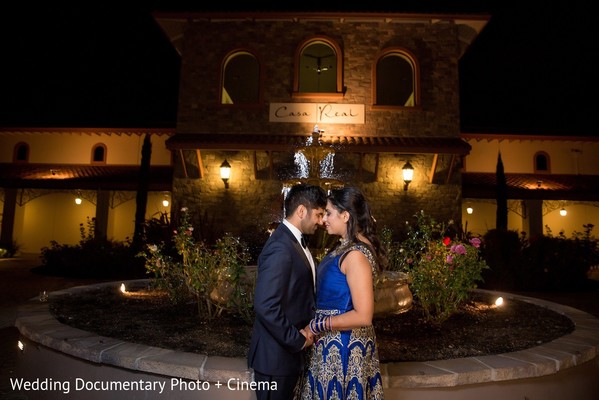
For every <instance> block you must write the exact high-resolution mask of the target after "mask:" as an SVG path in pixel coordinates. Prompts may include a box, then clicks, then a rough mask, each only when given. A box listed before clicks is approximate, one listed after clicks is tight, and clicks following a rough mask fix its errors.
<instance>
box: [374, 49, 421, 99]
mask: <svg viewBox="0 0 599 400" xmlns="http://www.w3.org/2000/svg"><path fill="white" fill-rule="evenodd" d="M374 80H375V85H373V88H374V90H375V93H374V96H373V98H374V99H375V105H377V106H392V107H414V106H416V105H418V103H419V98H418V70H417V67H416V62H415V60H414V57H412V55H411V54H410V53H408V52H407V51H405V50H398V49H390V50H386V51H384V52H383V53H382V54H381V55H380V57H379V58H378V60H377V62H376V65H375V78H374Z"/></svg>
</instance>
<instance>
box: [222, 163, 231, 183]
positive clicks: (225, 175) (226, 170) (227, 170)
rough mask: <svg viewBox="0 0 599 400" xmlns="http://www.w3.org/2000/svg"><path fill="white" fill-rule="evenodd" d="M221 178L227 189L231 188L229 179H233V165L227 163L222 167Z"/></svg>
mask: <svg viewBox="0 0 599 400" xmlns="http://www.w3.org/2000/svg"><path fill="white" fill-rule="evenodd" d="M220 178H221V179H222V180H223V182H224V183H225V188H226V189H228V188H229V178H231V164H229V163H228V162H227V160H226V159H225V161H223V163H222V164H221V165H220Z"/></svg>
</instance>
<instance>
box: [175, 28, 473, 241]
mask: <svg viewBox="0 0 599 400" xmlns="http://www.w3.org/2000/svg"><path fill="white" fill-rule="evenodd" d="M319 35H324V36H326V37H328V38H331V39H333V40H335V41H336V42H337V43H338V44H339V45H340V47H341V49H342V51H343V86H344V88H345V93H344V95H343V97H342V98H334V99H329V100H327V99H326V98H325V99H324V100H323V99H322V98H318V99H306V98H302V99H298V98H294V97H293V95H292V91H293V74H294V55H295V52H296V50H297V46H298V45H299V44H300V43H301V42H302V41H304V40H306V39H308V38H313V37H315V36H319ZM457 37H458V34H457V27H456V25H454V24H453V23H451V22H440V23H429V22H427V21H426V20H423V21H420V22H414V21H411V22H409V23H398V22H393V23H386V22H384V21H383V20H372V21H369V22H367V21H362V22H356V21H349V20H346V21H344V22H342V21H341V20H337V21H334V20H322V21H299V22H294V21H291V20H289V21H281V20H279V21H274V20H271V21H267V20H230V21H220V22H219V21H212V22H208V21H207V20H196V21H191V22H189V24H188V27H187V30H186V31H185V37H184V46H183V50H182V70H181V85H180V100H179V114H178V125H177V132H178V134H195V133H204V134H206V133H210V134H215V135H217V134H227V133H248V134H269V133H277V134H285V133H288V134H296V135H297V134H305V135H306V137H308V136H309V135H310V132H312V129H313V125H312V124H301V123H270V122H269V117H268V114H269V104H270V103H289V102H318V103H323V102H327V101H329V102H332V103H347V104H363V105H364V106H365V123H364V124H355V125H350V124H334V125H333V124H331V125H328V126H324V127H323V126H319V127H320V128H321V129H325V133H324V135H325V136H326V135H348V136H351V135H359V136H405V137H422V136H427V137H459V82H458V59H459V56H460V51H461V50H460V46H459V44H458V39H457ZM391 47H397V48H402V49H405V50H407V51H409V52H411V53H412V54H413V55H414V56H415V59H416V60H417V62H418V65H419V82H418V85H419V86H418V87H419V90H420V103H419V105H418V106H417V107H406V108H400V109H393V110H391V109H386V110H380V109H377V110H374V109H372V107H371V106H372V103H373V99H372V96H373V92H372V85H373V73H372V71H373V68H374V63H375V61H376V59H377V56H378V54H379V53H380V52H381V51H382V50H384V49H387V48H391ZM239 49H245V50H250V51H252V52H254V53H255V54H256V55H257V56H258V59H259V62H260V63H261V64H262V65H263V68H264V69H263V71H264V79H263V82H262V88H263V101H262V103H261V104H259V105H256V106H245V107H241V106H231V105H226V106H223V105H220V104H218V101H219V90H220V89H219V88H220V69H221V65H222V61H223V59H224V57H225V56H226V55H227V54H228V53H229V52H231V51H233V50H239ZM200 151H201V157H202V164H203V168H204V172H205V175H204V176H203V177H202V178H200V179H195V178H194V179H189V178H176V179H175V180H174V185H173V191H174V196H173V197H174V206H175V208H173V209H174V210H176V209H177V208H176V207H180V206H187V207H189V208H190V209H191V210H193V211H194V212H196V213H197V221H198V222H197V224H198V228H197V229H201V230H202V234H203V235H204V236H206V237H208V236H213V237H214V236H218V235H221V234H222V233H224V232H230V233H232V234H234V235H241V236H250V237H251V239H252V240H253V241H255V242H263V241H264V240H265V239H266V237H267V234H266V229H267V228H268V227H269V224H270V223H272V222H273V221H279V220H280V218H281V217H282V215H281V212H282V201H283V199H282V194H281V191H282V186H283V182H282V180H283V178H282V177H281V176H278V175H277V174H276V171H275V174H274V176H272V177H268V176H262V175H260V174H258V175H259V176H256V173H255V171H254V157H255V154H256V153H254V152H253V151H225V149H223V151H206V150H204V149H200ZM258 155H259V156H260V152H258ZM292 155H293V149H290V150H289V157H291V156H292ZM378 156H379V163H378V168H375V167H374V163H373V162H372V158H373V157H376V154H369V155H368V157H370V158H369V159H370V163H369V165H367V166H366V169H367V171H366V172H368V173H369V174H370V175H369V176H368V178H366V179H365V178H361V177H360V174H358V171H356V173H355V174H352V173H351V171H350V173H347V171H346V173H345V174H344V176H343V181H344V182H345V183H347V184H349V185H358V186H360V187H362V188H363V190H364V192H365V194H366V195H367V197H368V199H369V200H370V202H371V204H372V208H373V211H374V214H375V217H376V218H377V221H378V223H379V227H383V226H388V227H391V228H392V229H394V231H399V230H400V229H402V228H403V227H404V226H405V221H406V220H410V219H411V217H412V216H413V215H414V214H415V213H416V212H418V211H420V210H424V211H425V212H427V213H429V214H431V215H433V216H435V217H436V218H438V219H439V220H448V219H452V218H453V219H456V220H458V221H459V220H460V217H459V216H460V203H461V180H460V176H459V163H458V168H456V169H454V172H453V173H452V174H451V175H449V174H448V175H447V176H448V177H449V178H448V179H444V177H443V175H444V173H446V169H447V167H448V165H449V158H448V157H449V156H447V155H445V156H444V155H440V156H439V157H440V158H439V167H438V168H437V174H435V179H431V176H430V175H431V167H432V165H433V154H393V153H379V155H378ZM225 158H226V159H227V160H228V162H229V163H230V164H231V166H232V177H231V180H230V188H229V189H225V187H224V184H223V182H222V180H221V179H220V177H219V166H220V164H221V163H222V161H223V160H224V159H225ZM407 160H410V161H411V163H412V164H413V165H414V167H415V177H414V181H413V182H412V183H411V184H410V186H409V190H407V191H404V190H403V179H402V177H401V167H402V166H403V165H404V164H405V162H406V161H407ZM375 172H376V176H375ZM439 177H441V178H439Z"/></svg>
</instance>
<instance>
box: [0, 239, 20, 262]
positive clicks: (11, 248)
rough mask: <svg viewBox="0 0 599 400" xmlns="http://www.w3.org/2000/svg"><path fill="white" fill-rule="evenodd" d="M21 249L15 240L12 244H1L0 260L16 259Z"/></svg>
mask: <svg viewBox="0 0 599 400" xmlns="http://www.w3.org/2000/svg"><path fill="white" fill-rule="evenodd" d="M20 247H21V246H19V245H18V244H17V242H15V241H14V240H13V241H12V242H11V243H8V242H7V243H0V258H11V257H14V255H15V254H16V253H17V252H18V251H19V248H20Z"/></svg>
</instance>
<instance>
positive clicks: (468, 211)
mask: <svg viewBox="0 0 599 400" xmlns="http://www.w3.org/2000/svg"><path fill="white" fill-rule="evenodd" d="M466 212H467V213H468V214H472V213H473V212H474V208H472V206H468V207H466Z"/></svg>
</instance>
